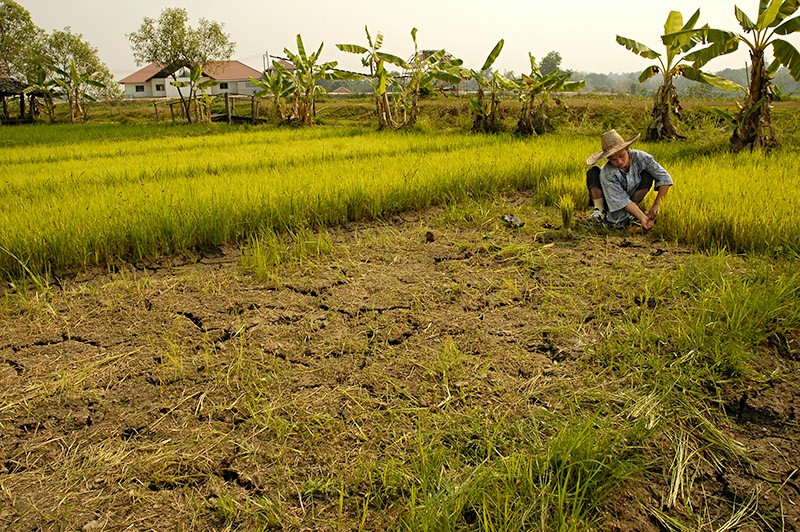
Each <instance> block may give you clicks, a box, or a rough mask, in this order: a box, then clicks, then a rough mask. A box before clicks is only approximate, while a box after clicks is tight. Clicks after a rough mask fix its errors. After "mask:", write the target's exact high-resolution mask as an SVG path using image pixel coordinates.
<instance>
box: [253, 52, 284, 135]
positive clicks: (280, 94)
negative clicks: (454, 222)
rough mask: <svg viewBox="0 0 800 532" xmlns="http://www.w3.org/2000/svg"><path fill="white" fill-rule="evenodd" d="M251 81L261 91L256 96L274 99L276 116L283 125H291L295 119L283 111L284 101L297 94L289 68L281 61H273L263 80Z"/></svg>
mask: <svg viewBox="0 0 800 532" xmlns="http://www.w3.org/2000/svg"><path fill="white" fill-rule="evenodd" d="M250 81H251V82H252V83H253V84H254V85H255V86H256V87H259V88H260V89H261V90H259V91H258V92H256V93H255V96H258V97H259V98H261V97H264V96H271V97H272V98H273V101H274V103H275V114H276V115H277V116H278V120H279V121H280V122H281V123H290V122H292V121H293V120H294V119H295V116H294V115H293V114H286V112H285V111H284V109H283V101H284V100H285V99H286V98H289V97H290V96H293V95H294V92H295V85H294V82H293V74H292V72H291V71H290V70H289V69H288V68H286V67H285V66H284V65H283V64H281V63H280V62H279V61H272V68H271V69H269V70H267V71H265V72H264V75H263V76H262V77H261V79H255V78H250Z"/></svg>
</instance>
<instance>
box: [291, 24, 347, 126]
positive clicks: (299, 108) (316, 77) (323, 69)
mask: <svg viewBox="0 0 800 532" xmlns="http://www.w3.org/2000/svg"><path fill="white" fill-rule="evenodd" d="M324 44H325V43H321V44H320V45H319V49H317V51H316V52H314V53H312V54H307V53H306V49H305V46H304V45H303V39H302V38H301V37H300V35H299V34H298V35H297V53H294V52H292V51H291V50H289V49H288V48H284V50H283V51H284V53H285V54H286V56H287V57H288V58H289V60H290V61H291V62H292V63H293V64H294V66H295V71H294V85H295V91H294V96H295V105H294V109H295V111H296V112H295V115H296V116H297V117H298V120H300V122H301V123H302V124H303V125H306V126H313V125H314V115H315V105H316V98H317V95H319V94H321V93H323V92H324V91H325V89H324V88H323V87H321V86H319V85H318V83H319V81H320V80H323V79H358V75H356V74H354V73H351V72H344V71H341V70H336V65H337V64H338V63H337V62H336V61H328V62H326V63H317V62H318V61H319V57H320V54H322V47H323V45H324Z"/></svg>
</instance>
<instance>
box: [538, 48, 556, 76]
mask: <svg viewBox="0 0 800 532" xmlns="http://www.w3.org/2000/svg"><path fill="white" fill-rule="evenodd" d="M560 68H561V54H560V53H558V52H556V51H555V50H554V51H552V52H548V53H547V55H546V56H544V57H543V58H542V61H541V63H539V73H540V74H541V75H542V76H546V75H548V74H551V73H553V72H559V71H560Z"/></svg>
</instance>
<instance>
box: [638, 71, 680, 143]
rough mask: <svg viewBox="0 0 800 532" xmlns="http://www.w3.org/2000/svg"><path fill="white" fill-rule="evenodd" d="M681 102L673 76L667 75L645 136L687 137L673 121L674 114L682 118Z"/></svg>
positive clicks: (673, 138) (653, 139) (657, 96)
mask: <svg viewBox="0 0 800 532" xmlns="http://www.w3.org/2000/svg"><path fill="white" fill-rule="evenodd" d="M681 109H682V108H681V104H680V101H679V100H678V91H677V89H676V88H675V84H674V83H673V81H672V77H671V76H669V77H666V78H665V79H664V82H663V83H662V84H661V86H660V87H659V88H658V90H657V91H656V97H655V100H654V101H653V111H652V112H651V114H650V116H651V120H650V125H648V126H647V134H646V136H645V138H646V139H647V140H649V141H659V140H680V139H685V138H686V137H685V136H683V135H681V134H680V133H679V132H678V129H677V128H676V127H675V124H674V123H673V121H672V117H673V115H674V116H675V117H677V118H680V117H681V115H680V112H681Z"/></svg>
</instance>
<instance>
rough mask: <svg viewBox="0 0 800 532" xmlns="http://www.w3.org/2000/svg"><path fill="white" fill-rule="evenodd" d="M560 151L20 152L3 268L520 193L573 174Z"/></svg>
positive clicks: (239, 148) (266, 144)
mask: <svg viewBox="0 0 800 532" xmlns="http://www.w3.org/2000/svg"><path fill="white" fill-rule="evenodd" d="M87 130H91V128H87ZM563 141H564V139H557V138H552V139H549V140H546V141H542V142H538V143H530V142H525V141H522V140H518V139H514V138H513V137H509V136H497V137H490V138H485V137H477V136H470V135H446V134H439V135H436V134H427V135H414V134H402V133H399V134H380V133H375V132H372V131H360V132H354V131H350V132H347V133H345V134H344V135H343V134H342V132H337V133H336V134H335V135H334V134H332V132H331V131H330V130H325V129H318V130H314V131H296V130H258V131H255V130H240V131H236V132H230V133H229V134H226V135H206V136H188V137H174V136H173V137H165V138H160V139H157V140H153V141H150V140H146V139H143V138H140V137H138V136H133V137H132V138H130V139H129V140H127V141H123V140H114V141H111V142H107V141H102V140H98V141H93V142H83V143H74V144H69V143H65V144H64V145H61V146H58V147H52V146H46V147H41V148H40V152H37V150H36V148H34V147H18V148H16V149H14V150H8V151H7V152H6V153H5V154H4V155H3V158H4V163H5V164H6V166H7V168H9V172H8V173H7V174H6V176H5V177H4V178H3V182H2V184H3V186H2V188H0V198H1V199H2V201H3V202H4V205H5V209H4V211H3V212H2V213H1V214H0V226H2V227H3V228H4V230H3V231H2V234H1V235H0V246H2V248H3V249H4V252H3V253H2V254H1V255H0V268H2V269H3V271H5V272H6V274H7V275H9V276H11V277H15V276H19V275H22V274H23V273H24V272H25V270H26V269H27V270H29V271H31V272H34V273H37V274H41V273H42V272H46V271H48V270H51V271H53V270H55V271H58V270H62V269H68V268H74V267H86V266H90V265H94V264H106V263H110V262H117V261H124V260H132V259H133V260H136V259H141V258H147V257H152V256H156V255H159V254H168V253H175V252H177V251H181V250H185V249H188V248H193V247H202V246H209V245H216V244H220V243H224V242H238V241H244V240H246V239H247V238H248V237H249V236H251V235H253V234H256V233H258V232H261V231H264V230H268V229H277V230H285V229H294V228H302V227H306V226H310V227H320V226H327V225H335V224H340V223H343V222H347V221H350V220H358V219H369V218H374V217H379V216H382V215H385V214H387V213H392V212H399V211H404V210H409V209H418V208H424V207H427V206H429V205H433V204H438V203H442V202H448V201H458V200H460V199H463V198H465V197H471V196H483V195H489V194H495V193H497V192H499V191H501V190H506V189H509V188H525V187H530V186H534V185H535V183H536V182H537V181H538V180H539V178H540V177H541V176H546V175H549V174H551V173H552V172H553V169H554V168H559V167H563V166H564V165H566V164H569V161H568V158H569V156H570V155H569V154H570V152H571V150H565V151H563V152H558V150H556V145H557V144H559V143H563ZM551 153H560V156H557V157H553V156H552V155H550V154H551Z"/></svg>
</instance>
